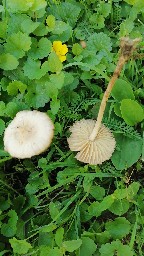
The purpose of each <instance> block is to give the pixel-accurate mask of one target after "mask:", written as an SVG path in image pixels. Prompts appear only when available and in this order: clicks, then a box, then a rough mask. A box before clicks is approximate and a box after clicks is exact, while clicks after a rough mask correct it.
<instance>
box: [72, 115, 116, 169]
mask: <svg viewBox="0 0 144 256" xmlns="http://www.w3.org/2000/svg"><path fill="white" fill-rule="evenodd" d="M94 126H95V120H91V119H88V120H85V119H82V120H80V121H78V122H76V123H74V125H73V126H72V127H71V128H70V131H71V133H72V134H71V135H70V137H69V138H68V144H69V147H70V149H71V150H72V151H79V152H78V153H77V155H76V159H77V160H79V161H81V162H84V163H89V164H91V165H96V164H102V162H104V161H106V160H108V159H110V157H111V156H112V153H113V151H114V149H115V145H116V141H115V139H114V137H113V135H112V133H111V132H110V130H109V129H108V128H107V127H106V126H105V125H103V124H102V125H101V127H100V129H99V132H98V134H97V136H96V138H95V140H94V141H91V140H90V139H89V137H90V134H91V133H92V130H93V128H94Z"/></svg>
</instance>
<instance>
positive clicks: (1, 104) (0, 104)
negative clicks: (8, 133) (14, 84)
mask: <svg viewBox="0 0 144 256" xmlns="http://www.w3.org/2000/svg"><path fill="white" fill-rule="evenodd" d="M5 108H6V107H5V103H4V102H3V101H0V116H4V115H5Z"/></svg>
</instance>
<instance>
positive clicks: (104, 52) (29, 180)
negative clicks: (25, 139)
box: [0, 0, 144, 256]
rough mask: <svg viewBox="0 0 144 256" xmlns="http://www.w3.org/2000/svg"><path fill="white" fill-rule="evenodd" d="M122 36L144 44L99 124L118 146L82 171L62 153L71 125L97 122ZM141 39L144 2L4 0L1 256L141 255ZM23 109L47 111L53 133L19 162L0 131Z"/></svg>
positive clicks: (0, 27)
mask: <svg viewBox="0 0 144 256" xmlns="http://www.w3.org/2000/svg"><path fill="white" fill-rule="evenodd" d="M124 36H130V38H137V37H138V38H141V42H140V44H139V46H138V48H137V50H136V52H135V53H134V55H133V56H132V58H131V60H130V61H129V62H128V63H127V64H126V65H125V68H124V70H123V71H122V73H121V76H120V78H119V79H118V80H117V82H116V84H115V87H114V89H113V91H112V94H111V97H110V99H109V101H108V104H107V108H106V112H105V115H104V119H103V123H104V124H106V125H107V126H108V127H109V128H110V129H111V130H112V131H113V134H114V136H115V139H116V142H117V146H116V150H115V152H114V154H113V155H112V158H111V160H109V161H107V162H104V163H103V164H102V165H100V166H90V165H85V164H83V163H80V162H78V161H77V160H76V159H75V158H74V156H75V154H74V153H73V152H71V151H70V150H69V148H68V144H67V137H68V136H69V127H70V126H71V125H72V124H73V123H74V122H75V121H76V120H80V119H82V118H92V119H96V117H97V113H98V109H99V106H100V102H101V99H102V96H103V93H104V91H105V89H106V87H107V84H108V81H109V79H110V77H111V75H112V73H113V71H114V68H115V65H116V62H117V59H118V56H119V44H120V38H121V37H124ZM143 39H144V1H143V0H109V1H102V0H99V1H96V0H80V1H75V0H67V1H58V0H57V1H56V0H53V1H52V0H50V1H46V0H21V1H19V0H3V1H1V0H0V90H1V92H0V97H1V98H0V135H1V137H0V168H1V171H0V256H2V255H5V256H10V255H14V256H17V255H23V256H28V255H30V256H31V255H33V256H51V255H53V256H63V255H70V256H75V255H76V256H114V255H118V256H123V255H128V256H138V255H139V256H142V255H144V188H143V185H144V176H143V172H144V165H143V161H144V107H143V105H142V102H143V99H144V68H143V64H144V61H143V57H144V52H143V50H144V41H143ZM54 41H59V42H60V43H61V44H62V45H64V44H66V46H67V47H68V53H64V54H62V50H60V55H64V56H65V57H66V60H64V59H63V58H62V59H61V58H60V56H59V55H58V54H57V50H59V49H58V48H57V49H56V50H54V49H53V48H52V47H53V42H54ZM25 109H28V110H33V109H36V110H39V111H42V112H47V113H48V115H49V116H50V117H51V118H52V120H53V122H54V124H55V136H54V139H53V143H52V145H51V147H50V149H49V150H48V151H46V152H45V153H43V154H42V155H39V156H36V157H33V158H31V159H25V160H18V159H14V158H12V157H11V156H9V155H8V153H6V152H5V151H4V147H3V133H4V130H5V127H7V125H8V124H9V122H10V121H11V120H12V119H13V118H14V117H15V115H16V113H17V112H18V111H21V110H25Z"/></svg>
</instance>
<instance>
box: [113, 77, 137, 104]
mask: <svg viewBox="0 0 144 256" xmlns="http://www.w3.org/2000/svg"><path fill="white" fill-rule="evenodd" d="M111 94H112V96H113V97H114V98H115V99H116V100H118V101H121V100H123V99H132V100H134V99H135V97H134V93H133V90H132V86H131V85H130V83H128V82H126V81H125V80H123V79H118V80H117V81H116V82H115V85H114V87H113V89H112V92H111Z"/></svg>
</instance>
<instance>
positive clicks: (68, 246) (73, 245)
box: [62, 239, 82, 252]
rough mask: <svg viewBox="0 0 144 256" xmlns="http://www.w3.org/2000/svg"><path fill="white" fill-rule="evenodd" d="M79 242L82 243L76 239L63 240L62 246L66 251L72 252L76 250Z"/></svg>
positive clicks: (79, 244)
mask: <svg viewBox="0 0 144 256" xmlns="http://www.w3.org/2000/svg"><path fill="white" fill-rule="evenodd" d="M81 244H82V240H81V239H77V240H70V241H64V242H63V244H62V246H63V248H64V249H65V250H66V251H68V252H73V251H75V250H77V249H78V248H79V247H80V246H81Z"/></svg>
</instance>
